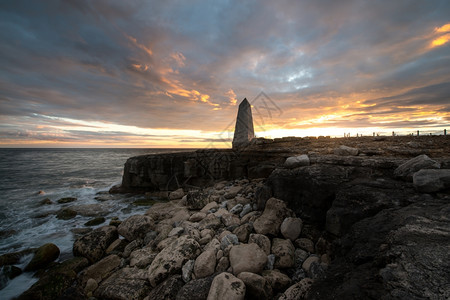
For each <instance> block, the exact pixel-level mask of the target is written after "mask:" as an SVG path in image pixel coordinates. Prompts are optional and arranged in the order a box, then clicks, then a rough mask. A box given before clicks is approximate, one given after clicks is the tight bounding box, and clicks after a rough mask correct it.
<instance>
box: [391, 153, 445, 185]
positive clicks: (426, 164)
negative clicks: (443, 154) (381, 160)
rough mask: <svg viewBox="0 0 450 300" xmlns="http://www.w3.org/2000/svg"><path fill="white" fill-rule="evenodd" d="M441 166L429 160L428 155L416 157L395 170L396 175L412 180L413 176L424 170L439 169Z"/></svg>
mask: <svg viewBox="0 0 450 300" xmlns="http://www.w3.org/2000/svg"><path fill="white" fill-rule="evenodd" d="M440 167H441V164H440V163H438V162H436V161H434V160H432V159H431V158H429V157H428V156H427V155H426V154H422V155H419V156H416V157H414V158H412V159H410V160H408V161H407V162H405V163H403V164H401V165H400V166H398V167H397V169H395V170H394V175H395V176H397V177H404V178H406V179H409V180H412V176H413V174H414V173H416V172H417V171H420V170H422V169H439V168H440Z"/></svg>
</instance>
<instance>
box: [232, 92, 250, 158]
mask: <svg viewBox="0 0 450 300" xmlns="http://www.w3.org/2000/svg"><path fill="white" fill-rule="evenodd" d="M254 137H255V131H254V130H253V117H252V107H251V105H250V103H249V102H248V100H247V98H244V100H242V102H241V104H239V110H238V115H237V118H236V127H235V128H234V137H233V149H236V148H241V147H245V146H247V145H248V144H249V143H250V141H251V140H252V139H253V138H254Z"/></svg>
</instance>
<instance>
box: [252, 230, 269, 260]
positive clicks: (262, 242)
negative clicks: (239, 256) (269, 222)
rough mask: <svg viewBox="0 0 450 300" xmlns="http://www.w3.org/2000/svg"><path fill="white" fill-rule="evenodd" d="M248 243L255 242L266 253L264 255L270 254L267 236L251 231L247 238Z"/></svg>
mask: <svg viewBox="0 0 450 300" xmlns="http://www.w3.org/2000/svg"><path fill="white" fill-rule="evenodd" d="M248 243H249V244H251V243H255V244H257V245H258V246H259V248H261V249H262V250H263V251H264V252H265V253H266V255H269V254H270V247H271V243H270V239H269V238H268V237H267V236H265V235H263V234H258V233H251V234H250V236H249V238H248Z"/></svg>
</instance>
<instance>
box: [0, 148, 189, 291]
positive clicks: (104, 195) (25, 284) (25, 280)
mask: <svg viewBox="0 0 450 300" xmlns="http://www.w3.org/2000/svg"><path fill="white" fill-rule="evenodd" d="M187 150H190V151H192V150H193V149H41V148H40V149H26V148H21V149H6V148H3V149H0V255H3V254H6V253H11V252H17V251H21V250H25V249H29V248H37V247H39V246H42V245H43V244H45V243H54V244H55V245H56V246H58V248H59V249H60V251H61V254H60V257H59V259H58V260H59V261H62V260H65V259H68V258H70V257H72V246H73V242H74V240H75V238H76V237H77V230H78V231H79V230H80V229H81V228H86V226H85V225H84V224H85V223H86V222H87V221H89V220H91V219H93V218H94V217H95V216H103V217H105V219H106V221H105V222H104V223H103V224H100V225H97V226H93V227H92V228H96V227H100V226H104V225H108V224H109V222H110V220H111V219H112V218H114V217H116V218H119V219H120V220H124V219H126V218H127V217H129V216H131V215H134V214H143V213H145V211H146V210H147V209H148V208H149V206H148V205H145V203H144V205H142V202H146V201H143V200H145V199H144V198H145V195H131V194H116V195H110V194H108V190H109V189H110V188H111V187H112V186H114V185H117V184H120V182H121V179H122V175H123V168H124V164H125V162H126V160H127V159H128V158H129V157H133V156H137V155H144V154H156V153H169V152H182V151H187ZM65 197H74V198H76V200H75V201H73V202H70V203H63V204H61V203H58V200H59V199H61V198H65ZM44 199H49V200H50V201H51V204H41V202H42V201H43V200H44ZM155 200H158V199H155ZM47 201H48V200H47ZM147 202H148V201H147ZM137 203H139V205H137ZM73 206H75V207H77V208H78V209H80V208H82V211H84V213H83V214H82V215H80V214H78V215H77V216H76V217H74V218H73V219H69V220H61V219H58V218H57V217H56V213H57V212H58V211H60V210H61V209H63V208H69V207H73ZM31 258H32V255H27V256H25V257H23V258H22V260H21V261H20V263H18V264H17V265H16V266H18V267H20V268H21V269H23V268H24V267H25V266H26V265H27V263H28V262H29V261H30V260H31ZM1 271H2V269H1V267H0V273H1ZM33 275H34V274H33V273H32V272H24V273H22V275H20V276H18V277H16V278H14V279H12V280H6V278H5V277H4V276H1V274H0V288H1V289H0V299H5V300H6V299H12V298H14V297H17V296H18V295H20V294H21V293H22V292H24V291H25V290H27V289H28V288H29V287H30V286H31V285H33V284H34V283H35V282H36V281H37V278H36V277H33Z"/></svg>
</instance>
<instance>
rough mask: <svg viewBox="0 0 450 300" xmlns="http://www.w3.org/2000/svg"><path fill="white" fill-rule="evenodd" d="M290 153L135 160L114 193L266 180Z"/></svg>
mask: <svg viewBox="0 0 450 300" xmlns="http://www.w3.org/2000/svg"><path fill="white" fill-rule="evenodd" d="M289 153H290V152H289V151H282V152H281V153H280V152H279V151H258V150H243V151H233V150H231V149H223V150H221V149H214V150H197V151H193V152H183V153H166V154H155V155H142V156H136V157H132V158H129V159H128V160H127V162H126V163H125V168H124V174H123V178H122V185H121V187H120V188H119V189H113V192H147V191H171V190H175V189H177V188H179V187H182V186H184V187H189V186H191V187H203V186H207V185H210V184H212V183H214V182H215V181H217V180H221V179H224V180H228V179H235V178H243V177H248V178H262V177H267V176H269V175H270V173H271V172H272V171H273V170H274V169H275V167H276V166H277V165H279V164H280V163H282V162H283V161H284V159H285V157H286V156H289Z"/></svg>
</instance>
